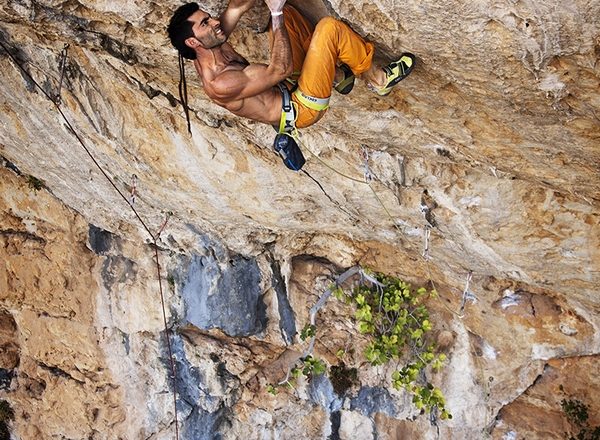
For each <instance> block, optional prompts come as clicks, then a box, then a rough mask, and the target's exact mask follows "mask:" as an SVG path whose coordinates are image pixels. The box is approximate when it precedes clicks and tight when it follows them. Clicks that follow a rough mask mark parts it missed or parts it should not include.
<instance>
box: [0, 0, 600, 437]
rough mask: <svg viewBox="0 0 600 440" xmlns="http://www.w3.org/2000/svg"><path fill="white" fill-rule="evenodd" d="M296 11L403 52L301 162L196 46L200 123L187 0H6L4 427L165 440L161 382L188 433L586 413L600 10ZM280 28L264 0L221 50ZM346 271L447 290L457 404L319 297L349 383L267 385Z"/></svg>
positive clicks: (530, 426) (450, 390)
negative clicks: (373, 347)
mask: <svg viewBox="0 0 600 440" xmlns="http://www.w3.org/2000/svg"><path fill="white" fill-rule="evenodd" d="M290 3H293V4H294V5H295V6H297V7H298V8H299V9H300V10H301V11H302V13H304V14H305V15H306V16H307V17H308V18H309V19H310V20H311V21H312V22H314V23H316V22H317V21H318V20H319V19H320V18H322V17H323V16H325V15H332V16H334V17H336V18H339V19H342V20H344V21H345V22H347V23H349V24H350V25H351V26H352V27H353V28H354V29H355V30H356V31H357V32H358V33H359V34H361V35H362V36H363V37H365V38H367V39H368V40H370V41H372V42H373V43H374V44H375V46H376V48H377V58H378V62H379V61H381V62H383V61H384V60H389V59H392V58H394V57H397V56H398V55H399V54H401V53H402V52H404V51H410V52H413V53H415V54H416V55H417V65H416V68H415V70H414V71H413V73H412V74H411V75H410V76H409V77H408V78H407V79H406V80H404V81H403V82H402V83H400V85H399V86H398V87H396V89H395V90H394V92H393V93H392V94H391V95H389V96H387V97H384V98H380V97H377V96H375V95H374V94H372V93H371V92H370V91H369V90H368V89H367V87H366V86H365V84H364V82H362V81H361V80H358V81H357V84H356V86H355V88H354V90H353V92H352V93H351V94H350V95H348V96H341V95H337V94H334V95H333V96H332V99H331V108H330V109H329V110H328V111H327V113H326V114H325V116H324V117H323V118H322V119H321V121H320V122H319V123H318V124H317V125H315V126H313V127H310V128H308V129H306V130H303V131H302V136H301V141H302V148H303V151H304V154H305V156H306V157H307V159H308V161H307V164H306V166H305V170H306V171H307V173H308V174H304V173H294V172H291V171H289V170H287V169H286V168H285V167H284V166H283V164H282V163H281V161H280V159H279V157H278V156H277V155H276V154H275V153H274V152H273V151H272V148H271V143H272V140H273V137H274V133H273V130H272V129H271V128H270V127H267V126H264V125H261V124H258V123H254V122H251V121H247V120H242V119H240V118H237V117H235V116H233V115H231V114H229V113H228V112H227V111H225V110H224V109H222V108H220V107H218V106H216V105H215V104H214V103H212V102H210V100H209V99H208V98H207V97H206V95H205V94H204V92H203V90H202V87H201V84H200V82H199V81H198V79H197V78H196V76H195V72H194V69H193V67H192V65H191V63H188V65H187V79H188V92H189V105H190V108H191V122H192V131H193V137H190V136H189V135H188V134H187V132H186V123H185V118H184V116H183V112H182V110H181V108H180V106H179V97H178V81H179V78H178V76H179V74H178V68H177V57H176V53H175V52H174V50H173V49H172V48H171V47H170V45H169V43H168V40H167V38H166V36H165V33H164V30H165V27H166V24H167V22H168V20H169V18H170V15H171V13H172V11H173V10H174V9H175V8H176V7H177V6H178V5H179V3H178V2H172V1H169V2H162V3H160V4H158V3H152V2H140V1H134V2H116V1H96V2H91V1H75V2H72V1H71V2H65V1H20V0H3V1H2V2H0V42H1V43H2V48H0V67H1V69H2V72H3V73H2V80H1V81H0V124H1V126H2V129H1V130H0V156H2V159H1V161H2V167H0V189H1V191H0V206H1V208H2V209H1V213H0V261H2V264H1V265H0V297H1V299H2V301H1V303H0V394H1V396H0V397H1V398H2V399H5V400H7V401H8V402H9V403H10V404H11V406H12V407H13V408H14V409H15V415H16V418H15V421H14V422H13V423H12V424H11V425H10V428H11V432H12V433H13V436H14V437H15V438H19V439H34V438H35V439H62V438H72V439H75V438H90V439H109V438H110V439H115V438H122V439H163V438H164V439H166V438H174V437H175V426H174V424H173V421H174V416H175V414H174V411H175V408H174V406H173V396H172V394H171V392H172V391H173V387H175V389H176V391H177V406H176V408H177V413H178V414H177V415H178V421H179V424H178V431H179V435H180V437H181V438H186V439H212V438H215V437H216V436H218V435H220V436H221V438H224V439H238V438H248V439H254V438H256V439H264V438H286V439H287V438H311V439H313V438H314V439H320V438H331V439H336V438H339V439H346V438H348V439H351V438H361V439H362V438H365V439H367V438H386V439H397V438H423V439H435V438H465V439H481V438H493V439H517V438H519V439H520V438H527V439H537V438H539V439H551V438H556V439H559V438H563V436H564V432H566V431H568V432H572V433H573V434H575V432H573V429H574V427H573V426H571V425H569V423H568V421H567V419H566V417H565V414H564V412H563V411H562V410H561V403H560V402H561V400H562V399H579V400H581V401H583V402H585V403H587V404H589V405H590V409H589V412H590V419H589V422H590V423H591V425H593V426H597V425H600V420H598V414H600V408H599V407H598V405H599V404H598V402H597V399H594V398H593V397H594V396H596V395H597V394H598V386H599V382H598V377H600V376H599V374H598V373H600V371H599V367H598V365H600V363H599V362H598V356H599V353H600V332H599V325H600V318H599V317H598V314H599V311H600V299H599V298H600V296H599V294H598V285H600V178H599V176H600V173H599V171H600V147H599V145H600V119H599V114H600V110H599V109H600V92H599V90H600V62H599V59H600V24H599V21H598V17H600V2H598V1H583V0H575V1H573V2H559V1H550V2H544V4H541V3H539V2H537V3H536V2H531V1H517V2H515V1H496V0H487V1H482V2H471V3H469V4H464V3H465V2H457V1H453V0H443V1H425V2H423V1H408V2H404V3H402V4H399V3H397V2H392V1H389V0H382V1H378V2H366V1H362V0H349V1H344V2H342V1H338V0H331V1H326V2H322V1H319V0H306V1H302V2H300V1H292V0H290ZM203 7H205V8H206V9H207V10H208V11H209V12H210V13H212V14H213V15H217V14H218V13H219V12H220V11H221V10H222V9H223V8H224V4H223V3H221V2H216V1H209V2H204V3H203ZM267 25H268V11H267V9H266V8H265V6H264V5H262V4H261V3H260V2H257V4H256V5H255V7H254V8H253V9H252V10H251V11H250V12H249V13H248V14H247V15H246V16H245V17H244V18H243V19H242V21H241V22H240V25H239V28H238V30H237V31H236V32H235V33H234V34H233V35H232V36H231V38H230V42H231V43H232V44H233V45H234V46H235V47H236V48H237V49H238V50H239V52H240V53H241V54H242V55H244V56H245V57H247V58H248V59H249V60H251V61H256V62H264V61H266V60H268V38H267V35H266V33H264V32H263V31H264V29H265V28H266V27H267ZM67 45H68V47H67ZM7 51H8V53H7ZM9 54H10V56H9ZM19 66H21V67H22V69H24V70H21V68H20V67H19ZM33 81H35V82H36V83H37V84H39V85H40V86H41V87H42V89H43V91H44V92H42V91H41V90H40V89H38V88H37V86H36V84H35V83H34V82H33ZM59 96H60V100H59V99H58V97H59ZM63 116H64V117H63ZM82 144H83V145H82ZM84 147H85V148H84ZM86 148H87V151H86ZM90 155H91V156H92V157H93V159H94V160H95V161H96V162H94V161H93V160H92V157H90ZM98 167H100V168H101V169H102V171H100V169H99V168H98ZM104 173H105V174H104ZM107 177H108V178H110V179H111V181H112V183H113V184H114V186H113V185H111V183H109V180H108V179H107ZM367 177H370V181H369V179H367ZM116 190H118V191H120V192H121V195H120V194H119V193H118V192H117V191H116ZM124 199H125V200H124ZM132 200H135V203H134V204H133V206H134V208H135V209H136V213H134V212H133V211H132V210H131V209H130V206H129V203H131V202H132ZM140 219H141V220H142V222H143V225H142V223H141V222H140ZM159 230H160V231H161V233H160V234H159V233H158V231H159ZM151 234H152V236H153V237H151ZM159 235H160V236H159ZM154 238H156V242H154ZM426 245H427V246H426ZM425 247H427V249H426V250H425V249H424V248H425ZM424 254H425V257H424V256H423V255H424ZM156 257H158V261H159V265H160V267H159V268H158V269H157V266H156V261H155V259H156ZM427 257H428V258H427ZM355 264H361V265H363V266H368V267H371V268H373V269H375V270H377V271H381V272H385V273H390V274H394V275H397V276H400V277H402V278H404V279H407V280H408V281H411V282H413V283H414V284H418V285H426V284H428V283H433V284H434V285H435V287H436V288H437V290H438V292H439V293H440V299H439V300H438V301H433V302H432V303H431V304H430V307H431V309H432V317H433V321H434V322H435V325H436V331H437V332H438V333H437V334H438V342H439V343H440V346H441V347H442V348H443V350H444V351H445V353H446V354H447V355H448V359H449V360H448V366H447V368H446V369H445V370H444V371H443V373H441V374H440V375H439V377H436V378H435V382H436V384H437V385H438V386H440V387H441V388H442V389H443V391H444V393H445V395H446V398H447V405H448V407H449V409H450V410H451V412H452V414H453V416H454V418H453V419H452V420H449V421H445V422H442V421H438V422H437V425H435V424H431V423H430V421H429V420H428V419H427V418H426V417H417V416H418V412H417V411H415V410H414V408H413V407H412V405H411V402H410V397H409V396H408V395H406V394H404V393H401V392H398V391H396V390H394V389H393V388H391V387H390V386H389V374H390V371H391V370H389V369H386V368H384V367H378V368H373V367H370V366H368V364H366V363H365V361H364V357H363V356H362V353H361V347H363V346H364V342H365V341H364V338H362V337H361V336H360V335H359V333H358V332H357V331H356V329H355V326H354V323H353V320H352V310H351V309H350V308H349V307H347V306H346V305H344V304H342V303H340V302H338V301H335V300H334V299H330V300H329V302H328V303H327V304H326V306H325V307H324V308H323V309H322V310H321V311H320V313H319V315H318V318H317V332H318V336H319V337H318V338H317V343H316V345H315V354H316V355H318V356H319V357H321V358H322V359H324V360H325V361H326V363H327V364H328V365H330V366H336V367H339V368H342V367H343V369H341V370H339V371H344V372H346V373H345V374H346V375H348V377H352V378H354V373H352V374H351V373H348V372H349V371H355V373H356V378H355V380H354V379H352V380H348V381H340V380H338V379H339V377H336V376H335V375H334V376H323V377H318V378H315V379H313V380H312V381H310V382H308V381H300V382H299V383H298V384H297V387H296V388H295V389H292V390H290V391H288V392H281V393H279V394H277V395H276V396H271V395H270V394H268V393H267V387H268V385H269V384H272V383H276V382H277V381H280V380H282V379H283V378H284V377H285V374H286V370H287V369H288V367H289V365H290V364H291V363H293V362H294V360H295V359H297V358H298V357H299V356H301V355H302V353H303V350H304V346H303V345H302V344H301V341H300V340H299V337H298V332H299V331H300V330H301V329H302V328H303V327H304V326H305V324H306V323H307V322H309V313H310V308H311V307H312V306H313V305H314V304H315V303H316V301H317V300H318V298H319V296H320V295H321V294H322V293H323V292H324V291H325V290H326V289H327V287H328V286H329V284H330V283H331V281H332V280H333V279H335V277H336V276H337V275H339V274H340V273H341V272H342V271H343V270H344V269H346V268H348V267H350V266H352V265H355ZM159 273H160V274H161V276H160V277H159V276H158V274H159ZM469 274H471V275H470V276H469ZM467 279H468V280H469V282H468V288H467V287H466V283H467ZM159 281H160V284H159ZM161 290H162V298H161ZM162 300H164V309H163V307H162V303H163V301H162ZM163 310H164V314H163ZM165 325H166V326H167V327H168V328H169V330H170V331H169V332H168V338H169V339H167V335H166V333H165ZM167 341H168V342H169V344H167ZM345 347H356V350H355V351H354V354H353V355H352V356H349V357H347V358H345V359H344V365H343V366H342V365H341V361H340V359H339V358H338V357H337V356H336V352H338V350H339V349H340V348H345ZM169 351H171V354H172V357H173V364H174V366H175V367H176V371H177V373H176V377H175V380H174V381H173V380H172V379H173V378H172V377H171V361H170V354H169ZM173 384H175V385H173ZM342 385H343V386H342ZM413 419H414V420H413ZM540 420H544V423H540Z"/></svg>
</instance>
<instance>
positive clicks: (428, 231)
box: [303, 144, 472, 319]
mask: <svg viewBox="0 0 600 440" xmlns="http://www.w3.org/2000/svg"><path fill="white" fill-rule="evenodd" d="M303 146H304V148H305V149H306V150H307V151H308V152H309V153H310V154H311V155H312V156H313V157H314V158H315V159H317V161H318V162H320V163H321V164H322V165H323V166H325V167H326V168H328V169H330V170H331V171H333V172H334V173H336V174H338V175H340V176H342V177H344V178H346V179H348V180H351V181H353V182H357V183H361V184H363V185H367V186H368V187H369V189H370V190H371V192H372V193H373V195H374V196H375V199H376V200H377V202H378V203H379V205H381V207H382V208H383V210H384V211H385V213H386V215H387V216H388V218H389V219H390V221H391V222H392V224H393V225H394V228H395V229H396V230H397V231H398V233H399V234H401V235H404V232H403V231H402V230H401V229H400V227H399V226H398V224H397V222H396V220H394V217H393V216H392V214H391V213H390V211H389V210H388V209H387V207H386V206H385V204H384V203H383V201H382V200H381V198H380V197H379V195H378V194H377V192H375V190H374V189H373V187H372V186H371V185H370V184H369V182H365V181H363V180H360V179H356V178H354V177H351V176H348V175H347V174H344V173H342V172H341V171H339V170H337V169H336V168H334V167H333V166H331V165H329V164H328V163H327V162H325V161H324V160H323V159H321V158H320V157H319V156H317V155H316V154H315V153H313V152H312V150H310V149H309V148H308V147H307V146H306V145H305V144H303ZM421 211H422V212H423V215H426V214H427V210H423V209H421ZM423 231H424V232H423V233H424V250H423V255H422V256H423V260H424V263H425V269H426V271H427V276H428V278H429V282H430V283H431V287H432V289H433V290H435V291H436V292H437V294H438V299H439V300H440V304H442V306H443V307H444V308H445V309H446V310H447V311H449V312H450V313H452V314H453V315H455V316H457V317H458V318H461V319H462V318H464V315H463V313H462V312H463V310H461V312H460V313H459V312H456V311H455V310H452V309H451V308H450V307H448V306H447V305H446V304H445V302H444V301H443V298H442V296H441V295H440V292H439V290H438V289H437V287H436V285H435V282H434V281H433V276H432V272H431V266H430V259H431V256H430V255H429V241H430V236H431V227H430V226H429V223H428V222H427V219H425V226H424V228H423ZM471 295H472V294H471Z"/></svg>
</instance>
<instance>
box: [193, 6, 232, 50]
mask: <svg viewBox="0 0 600 440" xmlns="http://www.w3.org/2000/svg"><path fill="white" fill-rule="evenodd" d="M188 21H191V22H192V23H193V25H192V32H193V33H194V37H193V38H195V39H196V40H198V41H199V42H200V45H201V46H202V47H204V48H205V49H212V48H213V47H217V46H220V45H221V44H223V43H225V41H227V36H226V35H225V33H224V32H223V30H222V29H221V22H220V21H219V20H217V19H215V18H212V17H211V16H210V14H207V13H206V12H204V11H202V10H199V11H196V12H194V13H193V14H192V15H190V18H188ZM186 41H187V40H186Z"/></svg>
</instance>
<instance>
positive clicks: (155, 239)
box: [0, 41, 179, 440]
mask: <svg viewBox="0 0 600 440" xmlns="http://www.w3.org/2000/svg"><path fill="white" fill-rule="evenodd" d="M0 46H1V47H2V49H4V51H5V52H6V53H7V55H8V56H9V58H10V59H11V60H12V61H13V63H15V65H16V66H17V67H18V68H19V69H20V70H21V71H22V72H23V73H24V74H25V75H26V76H27V77H28V78H29V79H30V80H31V82H32V83H33V84H34V85H35V86H36V88H37V89H38V90H39V91H41V92H42V94H43V95H44V96H45V97H46V98H47V99H48V100H49V101H50V102H52V104H53V105H54V107H55V108H56V110H57V111H58V112H59V113H60V115H61V117H62V119H63V121H64V122H65V124H66V126H67V128H68V129H69V130H70V131H71V133H73V135H74V136H75V138H76V139H77V141H78V142H79V144H80V145H81V147H82V148H83V149H84V150H85V152H86V153H87V155H88V156H89V157H90V159H91V160H92V162H93V163H94V165H95V166H96V167H97V168H98V170H100V172H101V173H102V175H104V177H105V178H106V180H108V182H109V183H110V185H111V186H112V187H113V188H114V189H115V191H117V193H118V194H119V196H121V198H122V199H123V200H124V201H125V203H126V204H127V206H129V207H130V209H131V210H132V211H133V213H134V214H135V217H136V218H137V219H138V221H139V222H140V224H141V225H142V226H143V227H144V229H145V230H146V232H148V234H149V235H150V237H151V239H152V243H153V245H154V255H155V261H156V268H157V274H158V287H159V292H160V300H161V306H162V314H163V322H164V326H165V336H166V340H167V341H166V342H167V351H168V354H169V360H170V366H171V374H172V378H173V408H174V411H175V414H174V415H175V438H176V439H177V440H178V439H179V427H178V424H179V422H178V416H177V389H176V387H177V379H176V378H177V374H176V373H177V372H176V367H175V362H174V360H173V353H172V349H171V341H170V339H169V328H168V323H167V314H166V308H165V301H164V293H163V288H162V277H161V275H160V261H159V256H158V239H159V236H160V233H161V232H162V230H163V229H164V227H165V226H166V224H167V223H166V221H165V223H164V224H163V225H162V227H161V228H160V230H159V231H158V233H157V234H156V235H154V234H153V233H152V231H150V228H149V227H148V226H147V225H146V222H144V220H143V219H142V217H141V216H140V214H139V213H138V212H137V210H136V209H135V208H134V207H133V203H131V201H130V200H129V199H128V198H127V197H126V196H125V194H123V192H122V191H121V190H120V189H119V188H118V187H117V185H116V184H115V183H114V182H113V180H112V179H111V177H110V176H109V175H108V174H107V173H106V172H105V171H104V169H103V168H102V166H101V165H100V164H99V163H98V161H97V160H96V158H95V157H94V155H93V154H92V152H91V151H90V149H89V148H88V147H87V146H86V145H85V143H84V142H83V139H82V138H81V137H80V136H79V134H78V133H77V132H76V131H75V128H74V127H73V125H72V124H71V122H70V121H69V119H68V118H67V116H66V115H65V114H64V112H63V111H62V109H61V107H60V100H59V99H56V100H55V99H53V98H52V97H51V96H50V95H49V94H48V93H47V92H46V91H45V90H44V89H43V88H42V87H41V86H40V84H39V83H38V82H37V81H36V80H35V79H34V78H33V76H31V74H30V73H29V72H28V71H27V70H25V68H24V67H23V66H22V65H21V63H20V62H19V61H18V60H17V59H16V57H15V56H14V55H13V54H12V53H11V52H10V50H9V49H8V48H7V47H6V45H5V44H4V43H3V42H2V41H0ZM67 47H68V45H66V46H65V48H64V49H63V50H64V53H65V57H66V48H67ZM64 64H66V59H65V62H64ZM64 64H63V69H64ZM61 84H62V74H61ZM59 93H60V89H59ZM59 96H60V95H59ZM167 220H168V217H167Z"/></svg>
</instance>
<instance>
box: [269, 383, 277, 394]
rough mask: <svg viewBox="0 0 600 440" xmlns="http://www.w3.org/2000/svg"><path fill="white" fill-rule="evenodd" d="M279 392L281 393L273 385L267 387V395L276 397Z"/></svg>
mask: <svg viewBox="0 0 600 440" xmlns="http://www.w3.org/2000/svg"><path fill="white" fill-rule="evenodd" d="M278 392H279V391H278V390H277V387H275V386H274V385H273V384H269V385H267V393H269V394H272V395H274V396H276V395H277V393H278Z"/></svg>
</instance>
